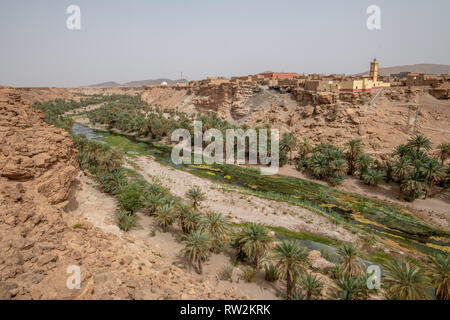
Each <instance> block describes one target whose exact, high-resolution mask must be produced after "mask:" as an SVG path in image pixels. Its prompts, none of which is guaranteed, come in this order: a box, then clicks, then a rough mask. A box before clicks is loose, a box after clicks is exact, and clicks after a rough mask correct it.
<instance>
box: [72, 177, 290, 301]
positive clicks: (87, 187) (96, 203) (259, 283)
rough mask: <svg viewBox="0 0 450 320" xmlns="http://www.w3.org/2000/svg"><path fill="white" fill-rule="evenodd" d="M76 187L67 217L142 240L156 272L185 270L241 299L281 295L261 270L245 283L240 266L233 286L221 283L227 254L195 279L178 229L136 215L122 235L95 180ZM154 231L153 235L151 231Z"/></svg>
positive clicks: (82, 179)
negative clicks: (133, 225)
mask: <svg viewBox="0 0 450 320" xmlns="http://www.w3.org/2000/svg"><path fill="white" fill-rule="evenodd" d="M79 181H80V183H79V186H78V187H77V190H76V192H75V194H74V199H75V200H76V202H77V204H78V207H77V208H76V209H74V210H72V211H70V212H69V214H79V215H83V216H84V217H85V218H87V220H88V221H89V222H91V223H92V224H93V225H94V226H95V227H98V228H100V229H102V230H105V231H107V232H111V233H114V234H116V235H118V236H121V237H132V238H136V239H141V240H144V241H146V242H147V243H148V244H149V248H148V249H149V250H152V251H153V252H154V253H158V255H159V256H160V257H161V261H160V262H159V265H158V268H159V269H160V270H163V269H164V267H168V266H171V265H175V266H178V267H180V268H185V269H187V270H188V271H189V272H191V273H192V274H193V275H194V276H195V277H197V278H198V280H199V281H203V280H208V281H209V282H210V283H213V284H214V285H215V288H216V289H215V290H216V291H218V292H225V291H226V290H229V289H230V288H234V289H235V290H236V291H237V292H239V293H240V294H242V295H245V296H247V297H249V298H250V299H258V300H275V299H278V296H277V292H284V291H285V285H284V284H283V283H282V282H277V283H276V284H272V283H270V282H267V281H265V280H264V271H262V270H260V271H259V272H258V274H257V275H256V276H255V278H254V280H253V282H251V283H247V282H245V280H244V277H243V276H242V271H241V270H242V268H243V267H244V266H243V265H241V264H239V265H237V266H236V267H234V270H233V276H232V280H233V281H232V282H230V281H228V280H222V279H221V272H222V270H223V268H224V267H225V266H226V265H227V264H229V263H230V262H231V254H230V253H228V252H225V253H222V254H213V255H212V256H211V257H210V259H209V260H208V261H207V262H205V264H204V266H203V274H202V275H198V274H197V273H196V272H195V271H194V270H193V269H192V268H191V267H190V264H189V263H188V261H187V260H186V259H185V258H184V257H182V256H181V255H180V254H179V252H180V250H181V248H182V244H181V243H180V240H179V239H177V235H179V234H180V230H178V226H176V225H174V226H173V227H171V229H170V230H169V232H166V233H164V232H162V231H161V230H160V229H159V228H158V227H156V226H155V223H154V221H153V218H151V217H148V216H145V215H143V214H142V213H140V212H137V215H138V217H139V221H138V226H137V227H136V228H135V229H133V230H131V231H129V232H128V233H124V232H123V231H121V230H120V229H119V228H118V227H117V226H116V225H115V223H114V212H115V211H116V209H117V203H116V201H115V199H114V198H113V197H111V196H109V195H107V194H104V193H102V192H101V191H99V190H98V188H97V186H96V183H95V182H94V180H93V179H92V178H90V177H88V176H85V175H80V176H79ZM153 230H155V233H154V234H153V233H152V231H153Z"/></svg>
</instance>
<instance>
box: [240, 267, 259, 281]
mask: <svg viewBox="0 0 450 320" xmlns="http://www.w3.org/2000/svg"><path fill="white" fill-rule="evenodd" d="M242 275H243V276H244V279H245V281H246V282H252V281H253V278H254V277H255V275H256V270H255V269H254V268H252V267H245V268H244V269H242Z"/></svg>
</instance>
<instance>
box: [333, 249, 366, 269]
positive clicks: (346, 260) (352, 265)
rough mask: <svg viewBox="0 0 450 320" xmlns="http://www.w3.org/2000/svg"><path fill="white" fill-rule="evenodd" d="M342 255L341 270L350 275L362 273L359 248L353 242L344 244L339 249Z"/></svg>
mask: <svg viewBox="0 0 450 320" xmlns="http://www.w3.org/2000/svg"><path fill="white" fill-rule="evenodd" d="M337 252H338V254H339V255H340V263H341V265H340V267H339V268H340V271H341V273H344V274H347V275H349V276H350V277H357V276H359V275H361V274H362V272H363V270H362V267H361V263H360V262H359V261H358V255H359V249H358V248H357V247H355V246H354V245H353V244H343V245H342V246H341V247H340V248H339V249H338V251H337Z"/></svg>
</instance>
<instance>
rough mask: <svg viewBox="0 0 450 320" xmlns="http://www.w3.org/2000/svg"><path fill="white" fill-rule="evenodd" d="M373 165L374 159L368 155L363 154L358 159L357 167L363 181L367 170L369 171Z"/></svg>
mask: <svg viewBox="0 0 450 320" xmlns="http://www.w3.org/2000/svg"><path fill="white" fill-rule="evenodd" d="M371 163H372V158H370V156H368V155H367V154H365V153H363V154H361V155H360V156H359V157H358V159H356V167H357V168H358V170H359V172H360V175H359V177H360V178H361V179H362V176H363V174H364V173H366V171H367V169H369V167H370V165H371Z"/></svg>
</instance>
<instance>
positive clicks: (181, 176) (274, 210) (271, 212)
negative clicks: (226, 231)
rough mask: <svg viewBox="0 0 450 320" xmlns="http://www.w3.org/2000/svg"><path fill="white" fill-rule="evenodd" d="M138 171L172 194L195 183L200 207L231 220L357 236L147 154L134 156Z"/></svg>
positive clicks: (299, 210)
mask: <svg viewBox="0 0 450 320" xmlns="http://www.w3.org/2000/svg"><path fill="white" fill-rule="evenodd" d="M134 163H135V164H136V165H137V166H138V167H139V169H138V172H139V173H140V174H142V175H143V177H144V178H145V179H146V180H147V181H149V182H152V178H153V177H156V178H157V179H159V180H160V181H161V183H162V184H163V185H164V186H165V187H166V188H168V189H169V190H170V192H171V193H172V194H173V195H176V196H179V197H182V198H185V199H186V196H185V194H186V192H187V191H188V190H189V189H190V188H191V187H193V186H198V187H200V188H201V190H202V191H203V192H204V193H205V195H206V200H205V201H204V202H202V209H203V210H204V211H216V212H221V213H223V214H224V215H227V216H229V217H230V218H231V219H232V221H233V222H236V223H242V222H258V223H263V224H266V225H269V226H280V227H285V228H287V229H289V230H292V231H298V232H300V231H306V232H309V233H313V234H317V235H321V236H325V237H327V238H334V239H338V240H341V241H352V242H353V241H356V240H357V239H358V237H357V236H356V235H355V234H353V233H351V232H350V231H348V230H346V229H344V228H343V227H341V226H336V225H334V224H332V223H331V222H330V220H329V219H328V218H326V217H324V216H321V215H318V214H316V213H313V212H310V211H309V210H306V209H304V208H302V207H300V206H294V205H290V204H288V203H286V202H281V201H274V200H268V199H262V198H259V197H256V196H252V195H246V194H243V193H241V192H240V191H239V190H238V189H237V188H233V187H231V186H226V187H225V186H224V185H222V184H219V183H215V182H211V181H209V180H206V179H202V178H199V177H196V176H194V175H192V174H190V173H189V172H185V171H181V170H177V169H174V168H172V167H168V166H164V165H161V164H160V163H158V162H157V161H155V160H153V159H152V158H151V157H150V156H142V157H139V158H137V159H136V160H134Z"/></svg>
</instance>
